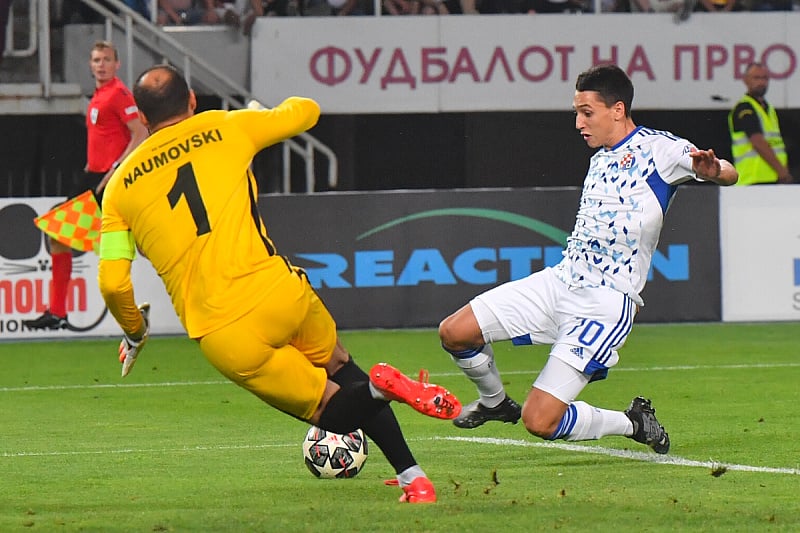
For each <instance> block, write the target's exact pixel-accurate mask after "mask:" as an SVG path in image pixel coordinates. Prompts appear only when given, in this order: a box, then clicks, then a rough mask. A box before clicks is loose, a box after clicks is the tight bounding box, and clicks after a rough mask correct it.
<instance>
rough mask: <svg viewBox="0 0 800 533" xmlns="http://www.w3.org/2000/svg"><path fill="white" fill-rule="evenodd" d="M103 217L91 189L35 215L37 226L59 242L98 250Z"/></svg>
mask: <svg viewBox="0 0 800 533" xmlns="http://www.w3.org/2000/svg"><path fill="white" fill-rule="evenodd" d="M101 221H102V216H101V213H100V206H99V205H97V200H96V199H95V197H94V194H92V191H91V190H88V191H86V192H83V193H81V194H79V195H78V196H76V197H74V198H70V199H69V200H67V201H66V202H64V203H63V204H60V205H58V206H56V207H54V208H53V209H52V210H51V211H48V212H47V213H45V214H43V215H42V216H40V217H36V218H34V219H33V222H34V223H35V224H36V227H38V228H39V229H40V230H42V231H43V232H45V233H47V234H48V235H50V236H51V237H53V238H54V239H56V240H57V241H58V242H60V243H62V244H65V245H67V246H69V247H70V248H74V249H75V250H80V251H82V252H90V251H94V252H95V253H97V252H98V250H99V248H100V223H101Z"/></svg>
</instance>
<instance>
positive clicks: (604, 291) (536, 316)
mask: <svg viewBox="0 0 800 533" xmlns="http://www.w3.org/2000/svg"><path fill="white" fill-rule="evenodd" d="M470 305H471V307H472V312H473V313H474V314H475V317H476V319H477V320H478V324H479V325H480V328H481V332H482V333H483V339H484V341H485V342H487V343H493V342H497V341H505V340H510V341H511V342H512V343H514V344H515V345H531V344H551V345H552V347H551V349H550V357H556V358H558V359H560V360H562V361H564V362H565V363H567V364H568V365H570V366H571V367H573V368H575V369H576V370H578V371H580V372H583V373H584V374H587V375H588V376H589V377H590V381H593V380H597V379H602V378H604V377H605V376H606V374H607V372H608V369H609V368H611V367H613V366H614V365H615V364H617V361H619V355H618V354H617V350H619V348H621V347H622V345H623V344H625V340H626V339H627V338H628V334H629V333H630V331H631V327H632V326H633V319H634V316H635V315H636V304H635V303H634V302H633V301H632V300H631V299H630V298H629V297H628V296H626V295H624V294H622V293H621V292H618V291H616V290H614V289H610V288H608V287H569V286H567V285H566V284H565V283H564V282H562V281H561V280H559V279H558V278H557V277H556V276H555V274H554V272H553V269H552V268H550V267H548V268H545V269H544V270H541V271H539V272H536V273H534V274H531V275H530V276H528V277H526V278H523V279H520V280H516V281H509V282H507V283H504V284H502V285H499V286H497V287H495V288H493V289H490V290H488V291H486V292H484V293H483V294H480V295H478V296H476V297H475V298H474V299H473V300H472V301H471V302H470Z"/></svg>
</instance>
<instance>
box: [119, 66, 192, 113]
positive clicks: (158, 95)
mask: <svg viewBox="0 0 800 533" xmlns="http://www.w3.org/2000/svg"><path fill="white" fill-rule="evenodd" d="M155 71H161V73H163V74H164V76H163V77H162V78H161V79H160V80H159V82H157V83H152V82H147V83H145V84H142V79H143V78H144V77H145V76H146V75H147V74H149V73H151V72H155ZM133 99H134V100H136V105H137V106H138V107H139V111H141V112H142V114H143V115H144V116H145V118H147V122H149V123H150V124H151V125H153V126H155V125H158V124H161V123H162V122H165V121H167V120H169V119H171V118H174V117H176V116H181V115H183V114H185V113H186V111H187V109H188V108H189V85H188V84H187V83H186V79H185V78H184V77H183V76H182V75H181V73H180V72H178V70H177V69H176V68H175V67H173V66H171V65H156V66H154V67H150V68H149V69H147V70H145V71H144V72H142V73H141V75H139V78H137V80H136V84H135V85H134V86H133Z"/></svg>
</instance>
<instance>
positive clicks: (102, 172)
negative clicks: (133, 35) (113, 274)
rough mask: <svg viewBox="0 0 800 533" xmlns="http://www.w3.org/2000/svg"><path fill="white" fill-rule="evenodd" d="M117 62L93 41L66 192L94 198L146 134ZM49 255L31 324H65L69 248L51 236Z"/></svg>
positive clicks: (107, 47) (108, 48)
mask: <svg viewBox="0 0 800 533" xmlns="http://www.w3.org/2000/svg"><path fill="white" fill-rule="evenodd" d="M119 67H120V61H119V55H118V53H117V49H116V48H115V47H114V45H113V44H112V43H110V42H108V41H97V42H96V43H95V44H94V46H93V47H92V51H91V53H90V56H89V68H90V69H91V70H92V76H93V77H94V79H95V91H94V95H93V96H92V99H91V100H90V101H89V107H88V108H87V110H86V132H87V143H86V166H85V167H84V179H83V180H82V181H81V183H79V184H78V186H77V187H75V189H74V190H72V191H70V197H72V196H76V195H78V194H80V193H82V192H84V191H86V190H87V189H91V190H92V191H94V193H95V196H96V197H97V202H98V203H100V202H101V199H102V194H103V190H104V189H105V186H106V183H108V180H109V179H110V178H111V175H112V174H113V173H114V170H116V168H117V167H118V166H119V164H120V163H121V162H122V160H123V159H125V156H127V155H128V154H129V153H130V152H131V151H133V149H134V148H136V147H137V146H139V144H140V143H141V142H142V141H143V140H144V139H146V138H147V129H146V128H145V127H144V124H142V121H141V120H139V111H138V109H137V107H136V103H135V102H134V100H133V95H132V94H131V92H130V91H129V90H128V88H127V87H125V85H124V84H123V83H122V81H121V80H120V79H119V78H118V77H117V71H118V70H119ZM50 255H51V257H52V269H51V270H52V279H53V282H52V286H51V289H50V302H49V306H48V309H47V310H45V312H44V314H42V315H41V316H39V317H38V318H36V319H33V320H24V321H23V324H24V325H25V326H26V327H28V328H31V329H62V328H68V327H69V321H68V320H67V291H68V288H69V280H70V277H71V275H72V250H71V249H70V248H69V247H68V246H66V245H64V244H61V243H60V242H58V241H56V240H55V239H51V240H50Z"/></svg>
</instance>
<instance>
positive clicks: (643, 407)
mask: <svg viewBox="0 0 800 533" xmlns="http://www.w3.org/2000/svg"><path fill="white" fill-rule="evenodd" d="M590 379H591V376H588V375H586V374H584V373H583V372H580V371H579V370H576V369H575V368H573V367H572V366H570V365H568V364H567V363H565V362H564V361H562V360H560V359H558V358H556V357H550V358H549V359H548V361H547V363H546V364H545V367H544V368H543V369H542V372H541V373H540V374H539V376H538V377H537V379H536V382H535V383H534V384H533V388H532V389H531V391H530V393H529V394H528V397H527V399H526V400H525V404H524V405H523V407H522V422H523V423H524V424H525V428H526V429H527V430H528V431H529V432H530V433H532V434H534V435H537V436H539V437H541V438H543V439H547V440H556V439H564V440H568V441H580V440H595V439H599V438H601V437H605V436H608V435H620V436H626V437H629V438H632V439H634V440H636V441H637V442H641V443H643V444H646V445H648V446H650V447H651V448H652V449H653V450H655V451H656V452H658V453H667V451H669V435H668V434H667V432H666V431H665V430H664V428H663V426H661V424H659V423H658V420H656V417H655V409H653V408H652V406H651V404H650V401H649V400H645V399H644V398H641V397H637V398H634V400H633V402H632V403H631V405H630V407H629V408H628V409H627V410H625V411H624V412H623V411H611V410H608V409H601V408H599V407H595V406H593V405H589V404H588V403H586V402H582V401H575V398H576V397H577V395H578V393H580V391H581V390H583V388H584V387H585V386H586V385H587V384H588V383H589V380H590Z"/></svg>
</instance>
